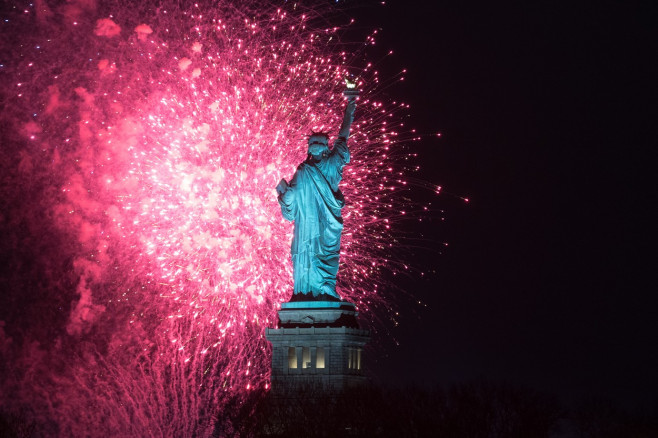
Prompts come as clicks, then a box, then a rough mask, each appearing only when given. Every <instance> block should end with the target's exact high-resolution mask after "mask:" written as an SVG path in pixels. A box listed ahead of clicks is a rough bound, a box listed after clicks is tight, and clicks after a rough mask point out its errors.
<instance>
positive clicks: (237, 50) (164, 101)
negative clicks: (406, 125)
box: [0, 0, 407, 436]
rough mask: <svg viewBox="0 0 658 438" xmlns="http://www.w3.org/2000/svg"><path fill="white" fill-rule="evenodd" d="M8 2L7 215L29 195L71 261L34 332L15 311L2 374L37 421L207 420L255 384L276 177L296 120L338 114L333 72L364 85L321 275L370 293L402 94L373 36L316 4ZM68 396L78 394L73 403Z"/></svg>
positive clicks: (265, 322)
mask: <svg viewBox="0 0 658 438" xmlns="http://www.w3.org/2000/svg"><path fill="white" fill-rule="evenodd" d="M10 9H11V8H10ZM328 14H331V15H328ZM6 17H7V18H6V20H7V21H6V22H5V23H6V27H7V28H9V27H10V26H11V29H10V30H12V34H13V35H15V36H14V37H11V38H6V39H5V41H4V42H3V53H7V54H8V55H7V57H6V59H7V61H6V62H5V64H4V65H3V67H2V68H3V69H4V72H5V73H4V74H5V76H6V77H7V78H9V79H10V81H11V85H10V86H6V89H5V90H4V93H3V94H4V96H5V97H6V99H5V100H4V102H5V103H4V104H3V105H4V107H5V108H4V109H5V111H4V113H5V114H4V115H3V121H4V122H5V124H6V125H7V126H12V127H13V129H14V134H13V137H11V139H10V140H11V141H10V143H11V144H12V145H14V146H15V147H14V148H13V149H12V151H13V152H15V157H14V158H12V159H11V160H9V162H14V163H15V164H16V166H15V169H13V170H12V172H11V175H12V177H11V178H12V179H11V181H12V184H13V185H11V186H8V187H9V188H8V189H7V190H8V191H9V190H15V191H16V193H19V194H24V193H27V191H26V189H24V188H23V189H18V188H17V186H20V185H25V184H26V181H31V182H30V183H29V184H32V185H35V184H36V186H34V187H37V188H38V190H37V189H35V193H36V195H35V194H34V193H33V197H31V198H30V200H29V201H27V200H23V201H22V202H23V205H24V206H25V208H24V209H23V211H22V213H20V215H19V216H21V217H23V216H29V215H30V214H31V213H30V212H35V211H37V210H38V211H39V212H42V213H43V214H44V215H45V216H44V218H45V219H34V224H37V225H35V227H36V226H41V227H43V226H44V225H43V224H44V223H45V221H48V223H49V224H51V225H50V227H51V228H50V230H51V231H52V233H54V234H56V235H57V236H59V237H58V240H57V243H56V244H53V245H50V246H49V248H50V249H51V250H52V251H51V252H50V253H41V254H39V257H41V258H44V259H45V258H46V257H53V256H55V257H58V258H61V259H62V260H65V261H66V262H65V263H66V266H67V267H68V271H67V272H66V274H61V275H60V274H57V273H52V272H50V273H48V278H49V279H50V280H51V283H50V284H51V285H52V284H56V286H51V287H50V289H48V290H49V291H51V292H50V293H53V294H54V293H60V296H58V297H57V298H52V297H51V298H49V299H51V300H52V303H55V302H57V303H62V302H63V303H69V302H70V303H71V308H70V311H68V312H67V313H66V315H65V318H61V320H62V324H61V326H60V327H53V328H52V332H53V333H52V334H51V336H50V337H49V345H48V346H45V345H44V344H43V343H40V344H36V343H34V342H33V343H30V342H28V339H29V333H30V331H29V330H27V329H26V330H24V333H26V334H25V339H26V341H25V342H24V343H23V344H21V345H20V348H16V349H15V350H12V351H13V353H12V354H13V356H11V357H12V360H13V361H14V362H15V364H16V366H15V367H13V368H12V372H13V373H14V376H15V377H16V378H15V383H14V384H10V383H7V384H5V385H4V386H5V387H6V392H5V393H6V394H9V395H11V396H13V397H15V399H16V400H20V401H21V403H22V404H24V405H26V406H30V409H31V410H32V411H33V412H34V415H35V417H36V418H39V419H40V421H41V422H43V424H44V427H50V428H51V430H55V429H56V430H58V431H59V432H60V433H61V434H62V435H70V436H81V435H85V434H88V433H89V431H90V430H93V428H94V427H99V425H103V427H104V428H105V429H106V430H108V434H110V435H115V436H124V435H132V436H147V435H160V434H162V435H167V436H171V435H174V436H190V435H194V434H201V435H205V434H207V433H208V431H209V430H210V428H211V426H212V419H213V418H214V417H215V416H216V415H217V413H218V412H219V411H221V409H222V406H223V404H224V403H225V402H226V400H228V398H230V397H233V396H236V395H237V396H239V394H241V393H243V392H245V391H247V390H250V389H253V388H265V387H267V383H268V378H269V371H268V365H269V358H268V356H267V343H266V341H265V340H264V337H263V330H264V328H265V327H268V326H270V327H271V326H273V325H274V324H275V323H276V310H277V305H278V303H280V302H283V301H287V299H288V298H289V297H290V295H291V293H292V273H291V269H292V268H291V263H290V261H289V258H290V240H291V236H292V225H291V224H290V223H287V222H285V221H284V220H283V218H282V217H281V213H280V211H279V206H278V203H277V202H276V194H275V190H274V187H275V185H276V183H277V182H278V181H279V179H280V178H282V177H286V178H289V177H290V176H291V175H292V174H293V172H294V169H295V167H296V166H297V165H298V164H299V163H300V162H301V161H303V160H304V158H305V155H306V136H307V135H308V134H309V133H310V132H311V131H312V130H315V131H317V130H326V131H329V132H330V133H332V134H335V132H336V130H337V128H338V126H339V124H340V120H341V118H342V112H343V108H344V104H345V103H344V101H343V97H342V94H341V91H342V87H343V78H344V77H345V75H346V74H350V73H351V74H357V75H358V76H359V77H360V78H361V80H362V84H361V85H362V89H363V92H362V97H361V100H360V101H359V106H358V108H357V118H356V122H355V124H354V125H353V133H352V136H351V138H350V147H351V149H352V154H353V157H354V159H353V162H352V163H351V164H350V166H349V167H348V168H347V169H346V172H345V175H344V181H343V186H342V189H343V191H344V193H345V197H346V198H347V206H346V209H345V211H344V217H345V232H344V235H343V242H342V253H341V257H342V258H341V267H340V271H339V280H338V290H339V293H340V294H341V295H342V296H343V298H345V299H347V300H350V301H353V302H355V303H357V305H358V306H359V307H360V309H361V310H362V312H363V313H365V314H366V315H368V314H369V309H371V308H373V307H376V306H377V304H378V303H381V302H383V301H384V300H383V298H382V297H381V296H380V294H379V293H378V287H379V286H380V280H379V276H378V275H377V273H378V272H379V270H380V269H381V268H382V267H388V268H390V269H395V268H396V267H395V266H394V265H393V264H392V262H391V261H390V255H389V254H390V247H391V245H392V243H391V242H392V240H393V237H394V230H391V228H390V227H391V224H392V222H393V221H394V218H395V217H396V215H398V214H399V213H400V211H399V210H400V209H399V207H398V208H397V209H396V211H393V210H392V205H393V200H394V199H395V196H396V193H397V192H398V191H399V189H401V188H403V187H404V184H405V183H404V181H402V166H401V164H400V162H401V160H400V157H401V156H404V155H405V152H404V151H403V150H402V149H401V148H400V144H401V143H400V141H399V138H398V132H397V129H398V128H399V125H400V124H399V117H398V114H399V112H400V111H404V110H405V109H406V108H407V106H406V105H405V104H402V103H396V102H389V101H385V100H383V101H380V99H379V98H378V90H379V89H380V83H379V80H378V75H377V72H376V71H374V70H373V67H372V65H371V64H370V63H368V62H365V63H364V64H359V62H357V59H362V57H357V55H363V48H364V47H366V46H367V45H369V44H374V35H370V36H367V37H366V38H365V41H364V42H362V43H359V44H347V43H343V42H342V40H343V39H344V35H345V33H344V32H345V30H344V29H343V28H342V27H339V26H334V25H333V24H328V23H330V21H331V20H330V18H331V19H333V18H332V17H338V18H337V19H339V21H345V22H349V20H347V19H344V17H342V16H339V15H336V13H335V11H332V9H331V8H330V7H328V6H318V5H317V4H315V5H313V6H306V7H303V6H302V5H293V4H289V3H282V4H280V5H277V4H274V5H271V4H268V3H263V2H259V1H249V2H242V3H240V6H234V5H233V4H232V2H229V1H219V2H200V3H199V4H194V5H191V6H190V7H189V8H183V7H181V6H179V2H175V1H161V2H157V3H154V4H150V5H138V6H135V5H134V4H133V2H128V1H118V0H117V1H116V2H110V3H107V2H104V5H103V6H102V7H100V6H96V4H95V2H88V1H81V0H80V1H77V2H76V1H73V2H66V3H61V4H60V3H57V4H56V5H55V4H50V3H49V2H43V1H37V2H35V3H33V4H30V3H28V2H15V5H14V8H13V9H12V10H10V11H9V12H7V13H6ZM328 17H329V18H328ZM3 18H5V17H3ZM8 35H9V34H8ZM398 79H399V77H395V78H391V79H390V80H389V81H395V80H398ZM12 160H13V161H12ZM35 181H36V182H35ZM37 183H38V184H37ZM29 184H28V185H29ZM30 187H32V186H30ZM21 190H22V191H21ZM16 196H21V195H15V196H14V197H16ZM395 202H396V204H397V205H398V206H399V205H400V203H404V201H400V200H396V201H395ZM16 214H17V213H16ZM403 214H404V213H403ZM43 263H44V264H48V263H52V262H50V261H49V262H45V261H44V262H43ZM60 277H61V278H64V279H65V280H66V281H64V280H61V278H60ZM53 278H60V280H61V281H60V280H53ZM67 281H68V283H67ZM66 284H70V285H71V286H72V287H73V288H74V289H75V291H74V294H73V291H72V290H71V291H70V292H66V291H65V292H62V291H63V290H65V287H64V286H65V285H66ZM71 294H72V295H71ZM60 308H61V307H60ZM63 311H65V310H63ZM369 316H370V317H371V318H373V317H374V316H373V315H369ZM0 328H2V327H0ZM10 332H11V327H9V326H8V327H7V329H6V333H10ZM6 333H5V331H4V330H2V331H0V335H2V337H0V339H5V340H6V339H9V335H7V334H6ZM8 342H9V341H6V343H7V345H8ZM15 345H18V344H17V343H15ZM7 351H9V350H7ZM7 354H9V353H7ZM35 357H36V358H38V359H35ZM64 359H65V360H64ZM58 361H61V362H60V366H58V367H55V368H53V367H52V364H53V363H55V362H58ZM7 400H8V399H3V402H6V401H7ZM83 406H85V407H86V406H95V407H96V408H95V409H92V410H87V412H88V415H87V416H86V417H85V418H84V419H80V418H78V416H77V415H76V412H78V411H79V410H80V409H82V407H83Z"/></svg>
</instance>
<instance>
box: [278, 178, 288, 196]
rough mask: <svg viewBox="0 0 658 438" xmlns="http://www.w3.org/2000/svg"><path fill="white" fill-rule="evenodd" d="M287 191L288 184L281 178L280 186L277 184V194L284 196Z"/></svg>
mask: <svg viewBox="0 0 658 438" xmlns="http://www.w3.org/2000/svg"><path fill="white" fill-rule="evenodd" d="M286 190H288V182H287V181H286V180H285V179H283V178H281V181H279V184H277V186H276V192H277V193H278V194H279V195H283V194H284V193H285V192H286Z"/></svg>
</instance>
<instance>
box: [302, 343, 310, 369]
mask: <svg viewBox="0 0 658 438" xmlns="http://www.w3.org/2000/svg"><path fill="white" fill-rule="evenodd" d="M302 368H311V349H310V348H308V347H303V348H302Z"/></svg>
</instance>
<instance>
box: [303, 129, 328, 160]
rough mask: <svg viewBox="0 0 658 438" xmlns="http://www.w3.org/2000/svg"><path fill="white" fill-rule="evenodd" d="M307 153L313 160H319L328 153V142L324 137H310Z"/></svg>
mask: <svg viewBox="0 0 658 438" xmlns="http://www.w3.org/2000/svg"><path fill="white" fill-rule="evenodd" d="M308 153H309V154H310V155H311V156H312V157H313V159H315V160H321V159H322V156H323V155H324V154H327V153H329V141H328V140H327V137H325V136H324V135H312V136H311V138H309V139H308Z"/></svg>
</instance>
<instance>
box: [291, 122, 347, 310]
mask: <svg viewBox="0 0 658 438" xmlns="http://www.w3.org/2000/svg"><path fill="white" fill-rule="evenodd" d="M346 121H348V123H343V126H342V127H341V132H340V134H339V137H338V139H337V140H336V142H335V143H334V147H333V149H332V150H331V151H330V153H329V155H328V156H326V157H324V158H323V159H322V160H321V161H319V162H313V160H312V159H310V158H309V159H308V160H307V161H305V162H304V163H302V164H300V165H299V167H298V168H297V171H296V172H295V175H294V176H293V178H292V181H290V183H289V186H288V188H287V190H286V191H285V193H283V194H282V195H280V196H279V204H280V205H281V212H282V213H283V217H285V218H286V219H287V220H289V221H294V222H295V234H294V237H293V240H292V264H293V274H294V280H295V287H294V294H308V293H311V294H313V296H314V297H318V296H319V295H322V294H327V295H330V296H333V297H334V298H337V299H340V297H339V296H338V294H337V293H336V274H337V272H338V261H339V255H340V236H341V233H342V231H343V218H342V216H341V209H342V208H343V206H344V205H345V199H344V198H343V194H342V193H341V191H340V190H339V189H338V184H339V183H340V180H341V179H342V176H343V167H344V166H345V164H347V163H349V161H350V152H349V149H348V148H347V137H348V135H349V125H350V123H351V114H350V115H349V116H348V117H346Z"/></svg>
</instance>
